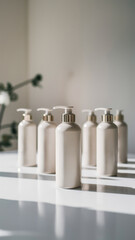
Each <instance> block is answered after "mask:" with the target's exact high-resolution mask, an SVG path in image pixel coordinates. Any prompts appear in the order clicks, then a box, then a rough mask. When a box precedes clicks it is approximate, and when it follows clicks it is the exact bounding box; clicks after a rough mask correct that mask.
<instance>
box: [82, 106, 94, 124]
mask: <svg viewBox="0 0 135 240" xmlns="http://www.w3.org/2000/svg"><path fill="white" fill-rule="evenodd" d="M82 112H88V121H91V122H94V123H95V122H96V120H97V117H96V115H95V114H94V110H91V109H84V110H82Z"/></svg>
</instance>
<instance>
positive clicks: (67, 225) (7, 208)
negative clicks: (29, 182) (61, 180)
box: [0, 196, 135, 240]
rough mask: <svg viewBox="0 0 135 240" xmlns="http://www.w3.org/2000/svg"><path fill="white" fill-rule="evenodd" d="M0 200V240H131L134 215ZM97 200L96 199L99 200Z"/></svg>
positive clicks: (134, 234) (132, 237) (133, 229)
mask: <svg viewBox="0 0 135 240" xmlns="http://www.w3.org/2000/svg"><path fill="white" fill-rule="evenodd" d="M60 197H61V198H62V196H58V199H57V196H56V205H55V204H50V203H35V202H27V201H14V200H4V199H1V200H0V209H1V217H0V238H1V239H6V240H7V239H9V240H24V239H25V240H32V239H34V240H35V239H36V240H37V239H38V240H44V239H47V240H52V239H53V240H58V239H62V240H69V239H74V240H82V239H85V240H90V239H92V240H99V239H101V240H108V239H109V240H114V239H122V240H127V239H134V236H135V227H134V222H135V215H130V214H125V213H113V212H109V211H107V212H105V211H96V210H93V209H90V208H83V207H72V206H63V205H59V198H60ZM99 200H100V199H99Z"/></svg>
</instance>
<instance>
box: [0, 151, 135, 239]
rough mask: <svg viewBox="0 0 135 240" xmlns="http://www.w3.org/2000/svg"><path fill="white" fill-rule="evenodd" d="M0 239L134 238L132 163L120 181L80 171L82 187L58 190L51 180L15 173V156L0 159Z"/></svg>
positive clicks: (29, 171) (134, 174)
mask: <svg viewBox="0 0 135 240" xmlns="http://www.w3.org/2000/svg"><path fill="white" fill-rule="evenodd" d="M0 239H10V240H11V239H13V240H16V239H17V240H20V239H21V240H27V239H37V240H40V239H47V240H50V239H52V240H55V239H64V240H87V239H88V240H116V239H118V240H130V239H133V240H134V239H135V158H133V157H131V158H129V159H128V164H119V169H118V177H108V178H104V179H97V178H96V169H95V168H94V167H91V168H89V169H83V170H82V188H81V189H74V190H66V189H58V188H56V186H55V175H53V174H51V175H49V174H45V175H38V174H37V168H36V167H33V168H23V169H22V170H21V172H18V169H17V154H16V153H2V154H0Z"/></svg>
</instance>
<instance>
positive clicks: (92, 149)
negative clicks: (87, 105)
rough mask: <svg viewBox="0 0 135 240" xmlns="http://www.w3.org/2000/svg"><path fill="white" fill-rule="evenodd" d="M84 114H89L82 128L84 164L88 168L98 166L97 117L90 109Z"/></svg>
mask: <svg viewBox="0 0 135 240" xmlns="http://www.w3.org/2000/svg"><path fill="white" fill-rule="evenodd" d="M82 112H88V119H87V121H86V122H85V123H84V124H83V128H82V163H83V166H86V167H87V166H90V165H91V166H96V129H97V123H96V115H95V114H94V111H92V110H90V109H85V110H82Z"/></svg>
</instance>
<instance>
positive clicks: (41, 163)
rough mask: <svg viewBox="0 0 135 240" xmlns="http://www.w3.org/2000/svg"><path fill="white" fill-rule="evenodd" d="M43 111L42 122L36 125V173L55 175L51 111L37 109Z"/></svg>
mask: <svg viewBox="0 0 135 240" xmlns="http://www.w3.org/2000/svg"><path fill="white" fill-rule="evenodd" d="M37 111H44V112H45V114H44V115H43V120H42V121H41V122H40V123H39V125H38V171H39V173H55V129H56V124H55V123H54V122H53V115H52V114H51V111H52V109H48V108H38V109H37Z"/></svg>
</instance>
